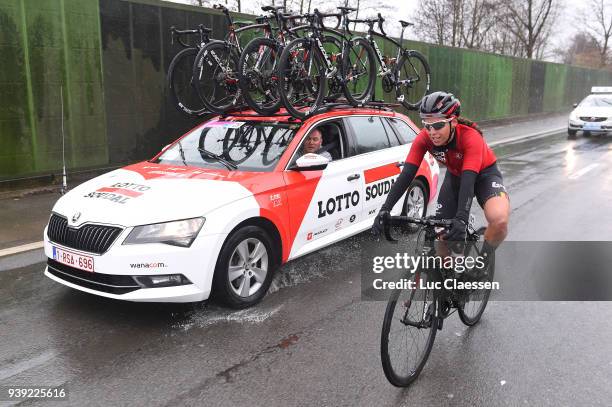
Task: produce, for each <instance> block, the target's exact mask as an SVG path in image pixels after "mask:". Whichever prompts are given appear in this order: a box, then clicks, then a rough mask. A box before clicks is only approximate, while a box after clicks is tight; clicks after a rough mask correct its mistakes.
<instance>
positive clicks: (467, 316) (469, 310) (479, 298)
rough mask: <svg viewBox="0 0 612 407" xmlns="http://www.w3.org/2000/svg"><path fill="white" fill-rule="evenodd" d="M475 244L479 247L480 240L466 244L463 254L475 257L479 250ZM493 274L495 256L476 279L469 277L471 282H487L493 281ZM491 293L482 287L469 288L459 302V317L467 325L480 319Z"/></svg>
mask: <svg viewBox="0 0 612 407" xmlns="http://www.w3.org/2000/svg"><path fill="white" fill-rule="evenodd" d="M476 244H478V245H479V247H481V246H482V241H480V242H471V244H468V247H466V250H465V256H466V257H467V256H470V257H474V258H476V257H477V256H478V255H479V252H478V251H477V250H476ZM494 274H495V257H493V260H492V261H491V263H490V264H489V267H488V269H487V270H486V271H485V274H484V275H483V276H481V277H479V278H478V279H469V281H472V282H477V283H479V282H483V283H489V282H492V281H493V275H494ZM490 295H491V289H490V288H489V289H487V288H482V289H474V290H469V291H468V292H466V293H465V298H464V301H462V302H461V304H460V306H459V307H458V309H457V313H458V314H459V319H461V322H463V323H464V324H465V325H467V326H473V325H476V324H477V323H478V321H480V318H481V317H482V314H483V313H484V311H485V308H486V307H487V304H488V302H489V296H490Z"/></svg>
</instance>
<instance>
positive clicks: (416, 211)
mask: <svg viewBox="0 0 612 407" xmlns="http://www.w3.org/2000/svg"><path fill="white" fill-rule="evenodd" d="M428 200H429V196H428V194H427V187H426V186H425V183H424V182H423V181H422V180H420V179H415V180H414V181H412V183H411V184H410V186H409V187H408V191H407V192H406V200H405V202H404V211H405V213H406V216H410V217H412V218H423V217H425V214H426V212H427V201H428Z"/></svg>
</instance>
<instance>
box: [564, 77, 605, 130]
mask: <svg viewBox="0 0 612 407" xmlns="http://www.w3.org/2000/svg"><path fill="white" fill-rule="evenodd" d="M578 131H582V134H583V136H585V137H589V136H590V135H591V134H606V133H610V132H612V87H608V86H594V87H593V88H591V94H590V95H588V96H587V97H586V98H584V99H583V100H582V101H581V102H580V103H579V104H574V110H573V111H572V112H571V113H570V115H569V120H568V125H567V133H568V136H569V137H570V138H574V137H576V134H577V132H578Z"/></svg>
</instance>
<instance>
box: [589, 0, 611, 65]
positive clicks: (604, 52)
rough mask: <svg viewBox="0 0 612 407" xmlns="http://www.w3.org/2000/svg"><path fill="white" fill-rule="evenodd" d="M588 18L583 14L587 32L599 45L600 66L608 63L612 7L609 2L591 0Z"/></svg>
mask: <svg viewBox="0 0 612 407" xmlns="http://www.w3.org/2000/svg"><path fill="white" fill-rule="evenodd" d="M588 9H589V12H588V18H586V17H587V16H586V12H584V13H583V15H584V17H585V18H584V19H583V20H584V21H585V25H586V29H587V32H588V33H589V35H590V36H591V38H592V39H593V40H594V41H595V43H596V44H597V48H598V51H599V66H600V67H604V66H605V65H607V63H608V53H609V51H610V37H612V5H611V4H610V2H609V1H604V0H591V1H590V2H589V4H588Z"/></svg>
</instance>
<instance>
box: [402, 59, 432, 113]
mask: <svg viewBox="0 0 612 407" xmlns="http://www.w3.org/2000/svg"><path fill="white" fill-rule="evenodd" d="M394 74H395V79H396V84H395V96H396V97H397V100H398V101H399V102H400V103H401V104H402V105H403V106H404V107H405V108H406V109H408V110H416V109H417V108H418V107H419V102H420V101H421V99H422V98H423V96H425V95H426V94H427V92H429V86H430V84H431V70H430V68H429V63H428V62H427V58H425V56H424V55H423V54H421V53H420V52H418V51H414V50H412V51H407V52H404V54H403V55H402V57H401V58H400V60H399V62H398V64H397V67H396V68H395V72H394Z"/></svg>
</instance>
